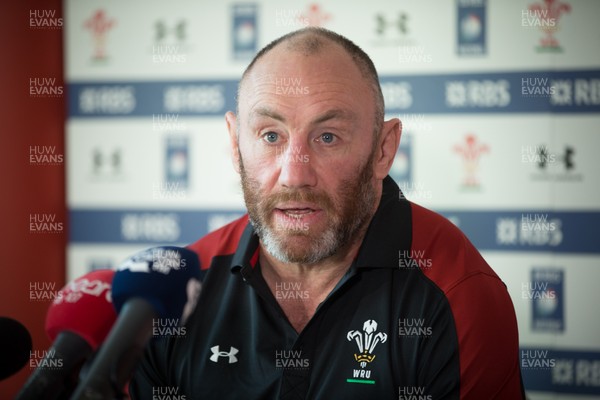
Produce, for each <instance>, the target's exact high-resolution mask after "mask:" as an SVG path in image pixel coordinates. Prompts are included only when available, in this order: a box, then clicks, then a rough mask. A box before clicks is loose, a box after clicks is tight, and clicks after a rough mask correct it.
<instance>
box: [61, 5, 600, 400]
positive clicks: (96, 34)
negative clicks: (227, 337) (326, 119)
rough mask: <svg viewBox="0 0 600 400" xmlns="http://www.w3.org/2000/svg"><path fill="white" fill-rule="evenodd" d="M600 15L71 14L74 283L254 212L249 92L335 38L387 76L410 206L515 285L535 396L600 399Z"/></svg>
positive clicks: (349, 10) (553, 8)
mask: <svg viewBox="0 0 600 400" xmlns="http://www.w3.org/2000/svg"><path fill="white" fill-rule="evenodd" d="M599 16H600V2H595V1H590V0H564V1H560V0H513V1H502V0H487V1H486V0H454V1H435V0H427V1H412V2H400V3H399V2H395V1H383V0H373V1H369V2H356V4H354V3H350V4H349V2H347V1H342V0H335V1H334V0H330V1H323V2H319V3H315V2H306V3H304V2H298V1H295V2H294V1H285V0H263V1H254V2H252V1H244V2H241V1H240V2H236V1H223V2H210V1H185V0H177V1H171V2H169V3H168V4H167V3H165V2H161V1H157V0H152V1H149V0H145V1H142V0H130V1H127V2H123V1H116V0H102V1H100V0H90V1H86V2H81V1H76V0H66V1H65V21H66V22H65V49H66V50H65V57H66V62H65V65H66V81H67V83H68V91H67V95H68V96H67V98H68V120H67V124H66V134H67V186H68V196H67V197H68V207H69V219H70V226H69V232H70V238H69V248H68V263H69V265H68V273H69V278H71V279H72V278H75V277H77V276H79V275H82V274H84V273H86V272H88V271H89V270H92V269H96V268H103V267H112V266H115V265H116V264H117V263H118V262H120V261H121V260H123V259H124V258H125V257H127V256H128V255H130V254H132V253H133V252H135V251H138V250H139V249H141V248H144V247H148V246H152V245H157V244H179V245H184V244H187V243H190V242H192V241H195V240H196V239H198V238H199V237H201V236H202V235H204V234H206V233H207V232H209V231H211V230H213V229H216V228H218V227H220V226H222V225H223V224H225V223H226V222H228V221H230V220H232V219H234V218H237V217H238V216H240V215H242V214H243V213H244V208H243V200H242V196H241V191H240V189H239V183H238V177H237V175H236V174H235V173H234V170H233V168H232V166H231V160H230V153H229V147H228V137H227V132H226V129H225V124H224V118H223V115H224V113H225V112H226V111H227V110H233V109H234V108H235V91H236V85H237V82H238V79H239V77H240V75H241V73H242V71H243V69H244V68H245V66H246V65H247V63H248V61H249V60H250V59H251V58H252V56H253V55H254V54H255V53H256V51H257V50H258V49H259V48H260V47H262V46H264V45H265V44H267V43H268V42H269V41H271V40H273V39H275V38H276V37H278V36H281V35H282V34H285V33H287V32H289V31H292V30H295V29H298V28H301V27H304V26H307V25H318V26H323V27H326V28H329V29H332V30H334V31H337V32H339V33H341V34H343V35H346V36H347V37H349V38H350V39H352V40H353V41H355V42H356V43H357V44H358V45H360V46H361V47H362V48H363V49H364V50H365V51H366V52H367V53H368V54H369V55H370V56H371V57H372V58H373V60H374V62H375V65H376V66H377V68H378V70H379V73H380V78H381V82H382V88H383V91H384V95H385V100H386V113H387V115H388V116H389V117H399V118H400V119H402V121H403V125H404V133H403V137H402V143H401V146H400V150H399V151H398V154H397V158H396V161H395V163H394V166H393V169H392V173H391V174H392V176H393V177H394V178H395V179H396V180H397V182H398V183H399V184H400V186H401V188H402V189H403V191H404V193H405V195H406V196H407V197H408V198H409V199H411V200H413V201H415V202H417V203H420V204H423V205H425V206H427V207H430V208H433V209H435V210H436V211H438V212H440V213H442V214H443V215H445V216H446V217H448V218H449V219H450V220H451V221H453V222H454V223H455V224H457V225H458V226H459V227H460V228H461V229H462V230H463V231H464V232H465V233H466V234H467V235H468V236H469V238H470V239H471V240H472V241H473V243H474V244H475V245H476V246H477V247H478V248H479V250H480V251H481V252H482V254H483V255H484V257H485V258H486V259H487V260H488V262H489V263H490V264H491V265H492V267H493V268H494V269H495V270H496V271H497V272H498V274H499V275H500V276H501V278H502V279H503V280H504V282H505V283H506V284H507V287H508V290H509V292H510V294H511V297H512V299H513V302H514V304H515V308H516V311H517V317H518V322H519V329H520V343H521V362H522V363H521V368H522V370H523V375H524V381H525V386H526V388H527V392H528V396H529V397H530V398H532V399H572V398H577V399H580V398H600V318H599V314H598V311H597V310H596V309H595V308H596V307H597V304H598V303H599V302H600V295H598V291H597V290H596V286H597V282H599V281H600V265H599V261H600V239H598V236H597V235H596V234H595V233H596V230H597V228H598V226H600V185H599V184H600V178H599V175H598V170H599V167H600V159H599V157H598V156H597V154H598V149H600V132H599V128H598V127H599V126H600V52H598V43H600V24H598V18H599ZM288 84H289V85H290V86H291V87H297V88H300V89H301V88H302V82H296V81H290V82H288Z"/></svg>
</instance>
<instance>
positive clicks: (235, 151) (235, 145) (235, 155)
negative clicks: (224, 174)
mask: <svg viewBox="0 0 600 400" xmlns="http://www.w3.org/2000/svg"><path fill="white" fill-rule="evenodd" d="M225 122H226V123H227V130H228V131H229V143H230V145H231V160H232V162H233V168H234V169H235V172H237V173H238V174H239V173H240V152H239V142H238V132H237V118H236V116H235V114H234V113H233V112H231V111H227V113H226V114H225Z"/></svg>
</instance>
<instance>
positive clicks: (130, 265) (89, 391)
mask: <svg viewBox="0 0 600 400" xmlns="http://www.w3.org/2000/svg"><path fill="white" fill-rule="evenodd" d="M199 291H200V262H199V260H198V256H197V255H196V253H194V252H193V251H191V250H189V249H186V248H181V247H175V246H161V247H153V248H150V249H147V250H143V251H141V252H139V253H137V254H135V255H133V256H131V257H130V258H129V259H127V260H126V261H125V262H123V263H122V264H121V265H120V266H119V267H118V268H117V272H116V274H115V277H114V279H113V285H112V295H113V303H114V306H115V308H116V309H117V312H118V313H119V316H118V318H117V322H116V323H115V325H114V326H113V328H112V330H111V331H110V333H109V335H108V337H107V338H106V341H105V342H104V344H103V345H102V347H101V348H100V350H99V351H98V353H97V355H96V358H95V359H94V361H93V363H92V365H91V367H90V369H89V372H88V374H87V376H86V377H85V379H84V380H83V381H82V382H81V383H80V384H79V386H78V387H77V390H76V391H75V393H74V394H73V397H71V399H72V400H73V399H75V400H85V399H109V398H110V399H113V398H123V397H124V392H123V390H124V387H125V384H126V383H127V381H128V380H129V379H130V377H131V375H132V373H133V370H134V368H135V366H136V364H137V362H138V360H139V358H140V357H141V355H142V352H143V350H144V347H145V346H146V344H147V343H148V342H149V340H150V338H151V337H152V331H153V326H154V324H155V323H156V321H157V318H158V319H168V320H169V321H170V322H171V323H172V322H176V323H177V324H178V325H183V323H184V321H185V320H186V319H187V317H188V316H189V314H191V311H192V310H193V308H194V307H195V304H196V302H197V300H198V296H199Z"/></svg>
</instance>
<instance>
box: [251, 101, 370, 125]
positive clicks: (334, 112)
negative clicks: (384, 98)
mask: <svg viewBox="0 0 600 400" xmlns="http://www.w3.org/2000/svg"><path fill="white" fill-rule="evenodd" d="M257 118H270V119H275V120H277V121H282V122H286V119H287V116H286V115H285V114H284V113H283V112H281V111H280V110H278V109H277V108H275V107H271V106H268V105H260V106H257V107H254V108H253V109H252V110H251V111H250V119H251V120H255V119H257ZM357 118H358V116H357V115H356V112H354V111H353V110H349V109H346V108H330V109H326V110H322V111H320V112H318V113H316V114H315V115H313V117H312V119H311V121H310V122H311V123H313V124H318V123H321V122H326V121H330V120H342V121H349V122H352V121H355V120H356V119H357Z"/></svg>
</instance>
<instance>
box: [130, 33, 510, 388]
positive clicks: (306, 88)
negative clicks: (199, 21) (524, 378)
mask: <svg viewBox="0 0 600 400" xmlns="http://www.w3.org/2000/svg"><path fill="white" fill-rule="evenodd" d="M383 110H384V105H383V96H382V94H381V88H380V86H379V83H378V77H377V73H376V70H375V68H374V66H373V64H372V62H371V60H370V59H369V57H368V56H367V55H366V54H365V53H364V52H363V51H362V50H360V49H359V48H358V47H356V46H355V45H354V44H353V43H352V42H350V41H348V40H347V39H346V38H344V37H341V36H339V35H337V34H335V33H333V32H330V31H327V30H324V29H319V28H306V29H303V30H300V31H296V32H293V33H291V34H288V35H286V36H284V37H282V38H280V39H278V40H276V41H274V42H273V43H271V44H269V45H268V46H267V47H265V48H264V49H263V50H261V51H260V52H259V53H258V54H257V56H256V57H255V59H254V60H253V61H252V63H251V64H250V65H249V66H248V68H247V69H246V71H245V72H244V74H243V76H242V80H241V82H240V86H239V93H238V108H237V112H236V114H233V113H231V112H229V113H227V115H226V122H227V128H228V130H229V134H230V138H231V146H232V149H233V158H234V166H235V168H236V170H237V171H238V172H239V173H240V175H241V179H242V187H243V192H244V198H245V202H246V206H247V208H248V216H249V218H248V217H244V218H242V219H240V220H237V221H235V222H233V223H231V224H229V225H227V226H225V227H224V228H221V229H219V230H217V231H215V232H213V233H210V234H209V235H207V236H206V237H204V238H202V239H200V240H199V241H198V242H196V243H194V244H192V245H191V246H190V248H191V249H193V250H195V251H196V252H197V253H198V254H199V256H200V258H201V263H202V268H203V272H204V277H203V288H202V293H201V296H200V300H199V303H198V306H197V308H196V310H195V311H194V314H193V315H192V316H191V317H190V319H189V321H188V323H187V325H186V328H187V331H186V335H185V337H174V338H169V339H166V340H163V341H156V342H155V343H154V344H153V345H152V346H151V348H150V349H149V350H148V352H147V354H146V357H145V359H144V361H143V363H142V365H141V366H140V367H139V368H138V370H137V372H136V375H135V377H134V379H133V380H132V384H131V386H130V390H131V394H132V396H133V397H134V398H137V399H150V398H152V394H153V393H164V391H165V390H171V393H177V394H178V395H181V396H183V395H185V398H186V399H242V398H243V399H344V400H347V399H361V400H365V399H398V398H400V399H408V398H419V399H430V400H441V399H458V398H461V399H477V400H480V399H486V400H487V399H519V398H521V397H522V384H521V379H520V370H519V362H518V333H517V325H516V320H515V315H514V310H513V307H512V303H511V300H510V298H509V295H508V293H507V291H506V288H505V286H504V284H503V283H502V282H501V281H500V280H499V278H498V277H497V276H496V274H495V273H494V272H493V271H492V269H491V268H490V267H489V266H488V265H487V264H486V262H485V261H484V260H483V258H482V257H481V256H480V255H479V253H478V252H477V250H476V249H475V248H474V247H473V246H472V245H471V243H470V242H469V241H468V240H467V238H466V237H465V236H464V235H463V234H462V233H461V232H460V231H459V230H458V229H457V228H456V227H455V226H454V225H452V224H451V223H450V222H448V221H447V220H445V219H444V218H442V217H441V216H439V215H437V214H435V213H433V212H431V211H428V210H426V209H424V208H422V207H420V206H418V205H416V204H413V203H411V202H409V201H407V200H406V199H405V198H404V197H403V195H402V193H401V191H400V190H399V188H398V186H397V185H396V183H394V182H393V181H392V179H391V178H389V177H388V176H387V174H388V172H389V170H390V167H391V165H392V162H393V160H394V156H395V154H396V150H397V148H398V144H399V142H400V131H401V125H400V121H399V120H398V119H396V118H394V119H391V120H389V121H385V122H384V120H383ZM165 388H167V389H165ZM160 390H163V392H160ZM411 396H412V397H411Z"/></svg>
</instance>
